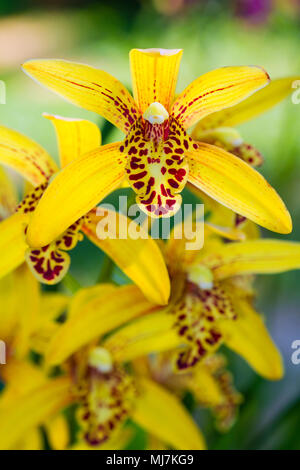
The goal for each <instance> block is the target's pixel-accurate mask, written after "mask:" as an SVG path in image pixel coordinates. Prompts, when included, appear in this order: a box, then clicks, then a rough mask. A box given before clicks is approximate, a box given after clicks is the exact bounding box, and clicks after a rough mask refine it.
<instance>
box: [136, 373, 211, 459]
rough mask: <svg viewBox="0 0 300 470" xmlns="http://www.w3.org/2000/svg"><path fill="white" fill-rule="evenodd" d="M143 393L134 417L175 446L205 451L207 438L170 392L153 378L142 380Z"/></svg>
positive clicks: (160, 437) (140, 386)
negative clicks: (205, 438)
mask: <svg viewBox="0 0 300 470" xmlns="http://www.w3.org/2000/svg"><path fill="white" fill-rule="evenodd" d="M138 385H139V388H140V394H139V397H138V399H137V401H136V409H135V411H134V413H133V420H134V421H135V422H136V423H138V424H139V425H140V426H142V427H143V428H144V429H146V431H148V432H149V433H150V434H153V435H154V436H156V437H158V438H159V439H161V440H162V441H163V442H165V443H167V444H168V445H169V446H170V447H171V448H173V449H179V450H204V449H205V448H206V445H205V440H204V437H203V435H202V433H201V431H200V429H199V428H198V427H197V425H196V423H195V422H194V421H193V419H192V417H191V416H190V415H189V413H188V412H187V410H186V409H185V408H184V406H183V405H182V404H181V402H180V401H179V400H178V398H177V397H176V396H175V395H173V394H172V393H171V392H169V391H168V390H166V389H165V388H163V387H162V386H161V385H158V384H157V383H155V382H153V381H152V380H149V379H146V378H143V379H139V381H138Z"/></svg>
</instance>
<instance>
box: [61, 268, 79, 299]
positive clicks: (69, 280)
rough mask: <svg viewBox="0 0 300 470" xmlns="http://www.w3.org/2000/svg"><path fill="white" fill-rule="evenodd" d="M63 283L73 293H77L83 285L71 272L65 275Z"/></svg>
mask: <svg viewBox="0 0 300 470" xmlns="http://www.w3.org/2000/svg"><path fill="white" fill-rule="evenodd" d="M62 283H63V285H64V286H65V287H66V288H67V289H68V290H69V291H71V293H72V294H75V293H76V292H77V291H78V290H79V289H81V287H82V286H81V285H80V284H79V282H78V281H77V280H76V279H75V278H74V277H73V276H72V275H71V274H70V273H67V274H66V275H65V277H64V278H63V281H62Z"/></svg>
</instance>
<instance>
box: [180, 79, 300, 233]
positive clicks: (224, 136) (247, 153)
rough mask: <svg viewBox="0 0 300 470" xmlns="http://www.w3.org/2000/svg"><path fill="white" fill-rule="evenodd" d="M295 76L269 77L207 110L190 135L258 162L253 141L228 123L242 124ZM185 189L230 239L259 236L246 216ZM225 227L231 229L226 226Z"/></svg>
mask: <svg viewBox="0 0 300 470" xmlns="http://www.w3.org/2000/svg"><path fill="white" fill-rule="evenodd" d="M298 80H299V76H292V77H286V78H279V79H276V80H272V81H271V82H270V83H269V84H268V85H267V86H266V87H264V88H262V89H261V90H259V91H257V92H256V93H255V94H254V95H252V96H250V97H249V98H246V99H245V100H243V101H242V102H241V103H238V104H237V105H234V106H232V107H230V108H227V109H225V110H222V111H218V112H216V113H212V114H210V115H209V116H207V117H205V118H204V119H202V120H200V121H199V123H198V124H197V125H196V127H195V128H194V130H193V132H192V137H193V139H194V140H196V141H199V142H206V143H209V144H213V145H217V146H219V147H221V148H223V149H225V150H227V151H228V152H231V153H233V154H234V155H236V156H237V157H239V158H241V159H242V160H244V161H245V162H246V163H248V164H249V165H251V166H254V167H257V166H260V165H262V163H263V156H262V155H261V153H260V152H259V151H258V150H257V149H255V148H254V147H253V145H251V144H249V143H246V142H244V140H243V138H242V137H241V135H240V134H239V132H238V131H237V130H236V129H235V128H234V127H232V126H236V125H239V124H242V123H243V122H246V121H248V120H250V119H253V118H255V117H257V116H259V115H260V114H262V113H264V112H266V111H268V110H269V109H271V108H272V107H273V106H275V105H276V104H278V103H279V102H280V101H282V100H283V99H284V98H286V97H287V96H288V95H289V94H291V93H292V92H293V91H294V90H295V88H294V87H293V84H294V83H297V81H298ZM189 189H190V190H191V191H192V192H193V193H194V194H195V195H196V196H198V197H200V199H201V200H202V201H204V203H205V204H206V206H207V207H209V209H210V210H212V214H211V217H210V219H209V222H210V223H212V224H214V226H217V227H219V226H222V224H225V225H226V226H227V237H228V236H229V235H231V238H232V239H243V238H245V236H246V233H245V232H246V231H247V238H248V237H251V238H253V237H258V236H259V233H258V227H256V226H255V224H253V223H249V220H248V219H247V218H246V217H242V216H240V215H239V214H235V213H234V212H232V211H231V210H230V209H228V208H227V207H224V206H221V205H220V204H218V203H217V202H216V201H214V200H213V199H212V198H210V197H209V196H208V195H207V194H205V193H203V191H201V190H199V189H198V188H196V187H195V186H193V185H189ZM222 219H223V220H222ZM221 222H222V223H221ZM246 226H247V230H246ZM229 227H230V228H231V230H229ZM242 228H243V230H242V232H243V233H242V232H241V229H242Z"/></svg>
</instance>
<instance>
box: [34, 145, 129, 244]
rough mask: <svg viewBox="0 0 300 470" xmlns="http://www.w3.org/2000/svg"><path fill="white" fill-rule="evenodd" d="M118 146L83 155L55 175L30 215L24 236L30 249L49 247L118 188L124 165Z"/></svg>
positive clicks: (105, 147) (102, 148)
mask: <svg viewBox="0 0 300 470" xmlns="http://www.w3.org/2000/svg"><path fill="white" fill-rule="evenodd" d="M119 145H120V144H119V143H118V142H117V143H114V144H108V145H105V146H103V147H100V148H99V149H97V150H94V151H92V152H89V153H87V154H85V155H82V156H81V157H79V158H77V159H76V160H73V161H72V162H71V163H70V164H69V165H67V166H66V167H65V168H64V169H63V170H62V171H61V172H60V173H58V174H57V176H56V177H55V178H54V180H53V182H52V183H51V184H50V185H49V186H48V188H47V189H46V191H45V192H44V194H43V196H42V198H41V200H40V202H39V204H38V206H37V208H36V210H35V211H34V213H33V215H32V219H31V223H30V224H29V227H28V232H27V241H28V244H29V245H30V246H31V247H33V248H38V247H41V246H46V245H48V244H49V243H51V242H52V241H53V240H55V239H56V238H57V237H58V236H59V235H60V234H61V233H63V232H64V231H65V230H66V229H67V228H68V227H70V226H71V225H72V224H73V223H74V222H75V221H76V220H78V219H80V217H82V216H83V215H85V214H86V213H87V212H89V211H90V210H91V209H92V208H93V207H95V206H96V205H97V203H98V202H100V201H101V200H102V199H103V198H104V197H105V196H107V195H108V194H109V193H110V192H111V191H113V190H114V189H116V188H117V187H118V186H119V185H120V182H121V181H122V179H123V177H124V165H125V162H124V157H122V156H121V154H120V152H119V150H118V149H119Z"/></svg>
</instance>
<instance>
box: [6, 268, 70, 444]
mask: <svg viewBox="0 0 300 470" xmlns="http://www.w3.org/2000/svg"><path fill="white" fill-rule="evenodd" d="M0 298H1V315H0V339H1V341H3V342H4V344H5V352H6V354H5V356H6V357H5V364H2V365H0V380H1V382H2V383H3V384H4V385H5V387H4V390H3V391H2V393H1V395H0V397H1V398H0V414H1V413H2V411H3V412H5V410H6V409H7V408H9V407H10V406H13V405H14V404H15V403H16V402H18V401H19V400H21V399H22V396H23V395H28V394H30V392H31V391H32V390H34V389H35V387H38V386H42V385H45V384H46V383H47V376H46V374H45V372H44V371H43V370H42V369H41V368H40V367H38V366H37V365H35V364H34V363H33V362H32V361H31V359H30V355H29V352H30V351H35V352H38V353H40V352H42V351H43V349H44V347H45V345H46V344H48V342H49V338H50V337H51V334H53V333H54V331H55V330H56V328H57V327H58V326H59V324H58V323H56V322H55V320H56V319H57V318H58V317H59V316H60V315H61V314H62V313H63V312H64V310H65V309H66V307H67V305H68V302H69V297H68V296H66V295H64V294H61V293H56V292H55V293H47V294H42V293H41V292H40V285H39V283H38V282H37V280H36V279H35V277H34V276H33V275H32V273H31V272H30V270H29V269H28V267H27V265H26V264H25V263H24V264H22V265H21V266H19V267H18V268H16V269H15V270H14V271H13V272H11V273H10V274H8V275H7V276H5V277H4V278H2V279H0ZM42 424H43V425H45V427H46V428H47V434H48V438H49V440H50V441H51V445H52V447H53V448H64V447H65V446H66V445H67V442H68V440H69V437H68V430H67V423H66V421H65V420H64V419H63V417H62V416H61V417H60V416H53V418H51V419H50V420H49V421H48V420H45V421H44V422H43V423H42ZM27 431H28V432H27V433H26V435H25V434H20V436H19V437H20V438H19V440H18V442H16V443H15V446H14V448H16V449H40V448H43V442H42V436H41V433H40V431H39V429H38V428H37V427H36V426H34V427H32V428H30V429H28V430H27Z"/></svg>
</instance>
